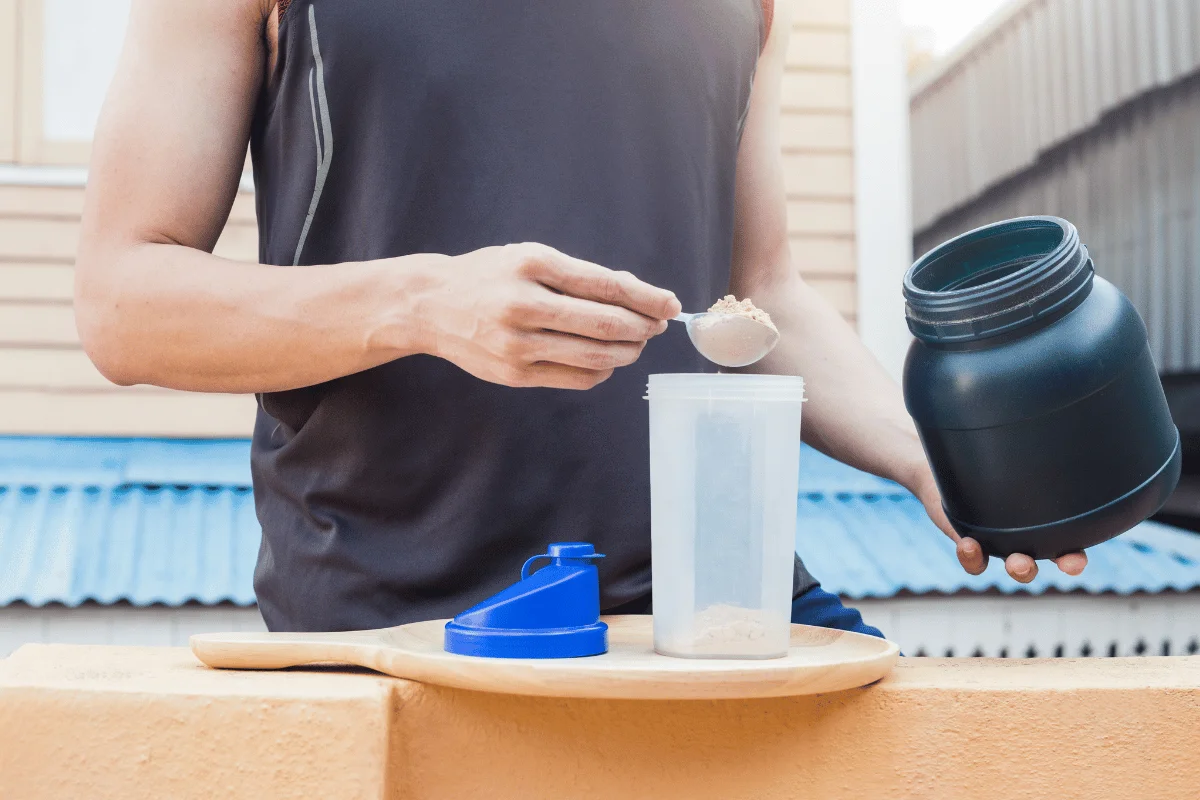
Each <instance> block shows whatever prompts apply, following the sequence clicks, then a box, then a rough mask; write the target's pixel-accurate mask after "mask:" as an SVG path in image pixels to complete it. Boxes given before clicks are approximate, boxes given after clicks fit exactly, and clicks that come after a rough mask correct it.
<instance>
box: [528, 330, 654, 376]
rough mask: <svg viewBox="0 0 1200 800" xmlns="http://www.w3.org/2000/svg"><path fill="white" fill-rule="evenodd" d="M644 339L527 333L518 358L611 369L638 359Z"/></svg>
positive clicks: (583, 367)
mask: <svg viewBox="0 0 1200 800" xmlns="http://www.w3.org/2000/svg"><path fill="white" fill-rule="evenodd" d="M644 347H645V342H600V341H596V340H595V339H586V338H584V337H581V336H572V335H570V334H565V333H546V332H537V333H530V334H527V335H526V336H523V337H521V339H520V344H519V348H520V350H521V352H520V353H517V354H515V355H516V356H517V357H518V358H522V359H526V360H528V361H529V362H531V363H550V364H563V365H565V366H568V367H579V368H580V369H585V370H594V371H600V370H612V369H616V368H618V367H627V366H629V365H630V364H632V363H633V362H635V361H637V360H638V357H639V356H640V355H641V354H642V349H643V348H644Z"/></svg>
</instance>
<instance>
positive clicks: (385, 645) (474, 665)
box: [191, 616, 900, 700]
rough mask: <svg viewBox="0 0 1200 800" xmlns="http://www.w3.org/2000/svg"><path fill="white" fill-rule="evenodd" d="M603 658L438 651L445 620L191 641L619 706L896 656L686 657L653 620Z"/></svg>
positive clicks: (839, 683) (813, 687)
mask: <svg viewBox="0 0 1200 800" xmlns="http://www.w3.org/2000/svg"><path fill="white" fill-rule="evenodd" d="M604 621H605V622H607V623H608V625H609V632H608V641H609V651H608V652H607V653H605V654H604V655H601V656H592V657H589V658H570V659H546V660H539V659H492V658H473V657H470V656H459V655H454V654H451V653H447V652H445V651H444V650H442V634H443V629H444V628H445V625H446V621H445V620H440V621H431V622H415V623H412V624H410V625H401V626H400V627H397V628H385V629H383V630H375V631H351V632H347V633H212V634H200V635H197V636H193V637H192V638H191V646H192V652H193V653H195V654H196V657H197V658H199V659H200V660H201V661H203V662H204V663H205V664H207V665H208V666H210V667H218V668H222V669H282V668H284V667H296V666H304V665H309V664H348V665H354V666H360V667H366V668H368V669H373V670H376V671H378V672H382V673H385V674H387V675H393V676H395V677H397V678H405V679H408V680H413V681H419V682H421V683H430V684H436V685H439V686H451V687H455V688H458V689H472V690H475V691H481V692H495V693H498V694H519V695H537V696H542V697H583V698H608V699H624V700H684V699H709V700H716V699H735V698H751V697H787V696H792V695H803V694H820V693H825V692H837V691H842V690H844V689H853V688H855V687H859V686H865V685H866V684H868V683H873V682H875V681H877V680H879V679H880V678H882V677H883V676H885V675H886V674H887V673H888V672H889V671H890V670H891V669H892V666H893V665H894V664H895V663H896V659H897V658H898V656H899V653H900V648H899V647H898V646H897V645H895V644H893V643H892V642H889V641H886V640H884V639H877V638H875V637H873V636H866V635H863V634H859V633H848V632H845V631H835V630H829V629H827V628H815V627H812V626H809V625H793V626H792V646H791V651H790V652H789V653H788V655H787V656H786V657H784V658H773V659H766V660H761V661H741V660H723V659H722V660H717V659H687V658H670V657H667V656H661V655H658V654H657V653H655V652H654V649H653V645H652V642H653V628H652V625H653V621H652V618H651V617H649V616H623V617H605V618H604Z"/></svg>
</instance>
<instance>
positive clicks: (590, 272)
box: [529, 250, 683, 320]
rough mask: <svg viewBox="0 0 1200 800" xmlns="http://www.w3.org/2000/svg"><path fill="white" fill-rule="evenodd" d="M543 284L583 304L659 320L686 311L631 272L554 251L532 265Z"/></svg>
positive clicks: (537, 277) (669, 296)
mask: <svg viewBox="0 0 1200 800" xmlns="http://www.w3.org/2000/svg"><path fill="white" fill-rule="evenodd" d="M530 269H531V270H532V274H531V275H530V276H529V277H531V278H533V279H534V280H536V281H538V282H539V283H541V284H543V285H545V286H548V287H550V288H551V289H554V290H555V291H559V292H562V293H563V294H568V295H571V296H572V297H578V298H580V299H583V300H592V301H595V302H597V303H604V304H605V305H610V306H620V307H622V308H627V309H629V310H630V311H634V312H636V313H638V314H641V315H643V316H646V317H650V318H651V319H655V320H669V319H671V318H672V317H674V316H675V315H677V314H678V313H679V312H680V311H682V310H683V309H682V307H681V306H680V304H679V300H678V299H676V297H675V295H674V294H673V293H672V292H669V291H667V290H666V289H660V288H658V287H657V286H652V285H650V284H648V283H646V282H645V281H642V280H639V279H638V278H637V277H636V276H634V275H632V274H631V273H628V272H616V271H614V270H611V269H607V268H606V267H602V266H600V265H599V264H593V263H591V262H590V261H581V260H580V259H578V258H571V257H570V256H568V255H564V254H563V253H559V252H557V251H554V250H551V251H549V252H548V253H545V254H543V257H542V258H539V259H537V260H536V261H535V263H533V264H531V265H530Z"/></svg>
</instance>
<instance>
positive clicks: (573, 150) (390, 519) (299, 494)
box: [252, 0, 813, 630]
mask: <svg viewBox="0 0 1200 800" xmlns="http://www.w3.org/2000/svg"><path fill="white" fill-rule="evenodd" d="M765 22H766V20H765V19H764V13H763V11H762V7H761V5H760V0H704V2H697V0H603V2H597V0H473V1H472V2H466V1H465V0H391V2H379V1H378V0H293V2H291V3H290V4H288V6H287V7H286V9H285V11H284V13H283V15H282V19H281V21H280V26H279V59H278V64H277V67H276V74H275V75H274V76H273V83H272V84H271V88H270V89H269V90H267V91H265V92H264V94H263V97H262V99H261V102H260V105H259V108H258V110H257V112H256V115H255V119H254V124H253V134H252V156H253V163H254V177H255V185H256V191H257V202H258V220H259V232H260V242H261V243H260V257H261V260H262V261H263V263H266V264H276V265H293V264H337V263H340V262H347V261H363V260H370V259H380V258H387V257H394V256H400V255H405V254H410V253H444V254H449V255H456V254H461V253H466V252H469V251H472V250H475V249H478V248H481V247H485V246H489V245H499V244H506V243H511V242H522V241H536V242H543V243H545V244H548V245H550V246H553V247H555V248H557V249H559V250H561V251H563V252H566V253H569V254H571V255H573V256H576V257H579V258H583V259H587V260H589V261H593V262H596V263H599V264H603V265H605V266H608V267H612V268H614V269H624V270H629V271H631V272H633V273H634V274H636V275H638V276H639V277H641V278H642V279H644V280H646V281H649V282H650V283H653V284H656V285H659V286H663V287H665V288H668V289H671V290H672V291H674V292H675V293H676V294H677V295H678V297H679V299H680V301H681V302H682V303H683V306H684V308H685V309H700V308H703V307H706V306H707V305H709V304H710V303H711V302H712V301H713V300H714V299H715V298H717V297H718V296H720V295H721V294H723V293H724V291H725V288H726V286H727V283H728V279H729V265H730V258H731V253H732V234H733V215H734V165H735V161H736V158H737V149H738V142H739V139H740V136H741V129H742V126H743V123H744V121H745V115H746V111H747V108H748V103H749V98H750V88H751V82H752V79H753V76H754V70H755V66H756V63H757V60H758V56H759V53H760V48H761V43H762V40H763V36H764V30H765V24H764V23H765ZM330 269H336V267H330ZM708 368H709V365H708V364H706V363H705V362H703V361H702V360H701V359H700V358H699V357H698V356H697V354H696V353H695V351H694V350H693V349H692V347H691V345H690V344H689V343H688V340H687V337H686V335H685V334H684V333H683V331H682V330H671V331H669V332H668V333H666V334H664V335H662V336H660V337H658V338H656V339H654V340H653V341H651V342H650V344H649V345H648V346H647V348H646V350H645V353H644V355H643V356H642V358H641V360H640V361H639V362H638V363H637V364H635V365H634V366H632V367H628V368H625V369H622V370H618V371H617V372H616V374H615V375H614V376H613V377H612V378H611V379H610V380H608V381H607V382H606V383H604V384H602V385H601V386H600V387H599V388H596V389H593V390H591V391H587V392H571V391H557V390H549V389H510V388H505V387H502V386H497V385H493V384H490V383H486V382H484V381H481V380H478V379H476V378H474V377H472V376H470V375H468V374H467V373H466V372H464V371H462V370H460V369H459V368H457V367H456V366H454V365H453V364H451V363H449V362H446V361H442V360H439V359H437V358H433V357H430V356H414V357H409V358H404V359H400V360H398V361H395V362H392V363H390V364H387V365H384V366H381V367H378V368H375V369H371V370H367V371H365V372H361V373H358V374H355V375H350V376H347V377H344V378H339V379H337V380H334V381H330V382H328V383H324V384H321V385H318V386H312V387H309V388H304V389H299V390H295V391H287V392H277V393H272V394H265V395H262V396H261V397H260V398H259V406H260V408H259V412H258V420H257V424H256V426H255V431H254V444H253V456H252V466H253V475H254V490H255V498H256V501H257V506H258V515H259V520H260V521H261V523H262V528H263V541H262V548H261V551H260V554H259V562H258V567H257V569H256V571H255V589H256V592H257V595H258V600H259V604H260V608H261V610H262V613H263V616H264V618H265V619H266V622H267V624H268V626H269V627H270V628H272V629H274V630H342V629H352V628H374V627H384V626H389V625H397V624H401V623H405V622H411V621H414V620H420V619H431V618H440V617H449V616H452V615H453V614H455V613H457V612H459V611H462V610H463V609H465V608H467V607H468V606H470V605H472V604H473V603H475V602H477V601H479V600H481V599H483V598H485V597H487V596H488V595H490V594H492V593H494V592H496V591H499V590H500V589H502V588H504V587H505V586H506V585H508V584H509V583H511V582H513V581H514V580H516V578H517V577H518V573H519V571H520V566H521V563H522V561H523V560H524V559H525V558H527V557H528V556H530V555H533V554H536V553H539V552H543V549H544V548H545V546H546V545H547V544H548V543H550V542H553V541H566V540H582V541H588V542H592V543H594V544H595V545H596V547H597V549H598V550H599V552H601V553H604V554H606V555H607V556H608V557H607V558H606V559H605V560H604V561H603V562H601V567H600V569H601V583H602V586H603V598H602V602H603V606H604V607H605V608H606V609H612V608H615V607H618V606H624V605H627V604H630V603H634V604H636V603H637V602H639V601H641V600H642V599H643V598H646V597H647V596H648V594H649V591H650V515H649V505H650V503H649V464H648V461H649V455H648V453H649V450H648V441H647V436H648V431H647V418H648V412H647V409H646V407H645V404H644V401H643V400H642V397H643V395H644V393H645V388H646V381H647V376H648V375H649V374H650V373H654V372H683V371H705V370H707V369H708ZM812 585H813V581H812V579H811V578H809V577H808V575H807V573H806V572H804V570H803V568H802V567H800V566H799V565H798V566H797V582H796V588H797V591H798V592H799V591H802V590H804V589H807V588H809V587H810V586H812Z"/></svg>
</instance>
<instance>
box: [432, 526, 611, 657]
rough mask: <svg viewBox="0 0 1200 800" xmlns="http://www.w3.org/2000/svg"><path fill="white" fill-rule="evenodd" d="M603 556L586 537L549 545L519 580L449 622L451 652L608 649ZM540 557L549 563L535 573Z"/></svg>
mask: <svg viewBox="0 0 1200 800" xmlns="http://www.w3.org/2000/svg"><path fill="white" fill-rule="evenodd" d="M598 558H604V556H602V555H600V554H599V553H597V552H596V548H594V547H593V546H592V545H590V544H587V543H586V542H560V543H558V544H552V545H550V546H549V547H548V548H547V549H546V552H545V553H542V554H541V555H536V556H534V557H533V558H530V559H529V560H528V561H526V562H525V564H524V566H522V567H521V580H520V581H519V582H518V583H515V584H513V585H512V586H510V587H508V588H507V589H505V590H504V591H502V592H500V593H499V594H497V595H495V596H493V597H490V598H488V599H487V600H484V601H483V602H482V603H480V604H479V605H477V606H474V607H473V608H469V609H467V610H466V611H464V612H463V613H461V614H459V615H458V616H457V617H455V618H454V619H453V620H451V621H450V622H448V623H446V637H445V643H444V645H443V647H444V649H445V650H446V652H448V653H455V654H457V655H462V656H482V657H485V658H579V657H582V656H597V655H600V654H601V653H606V652H608V626H607V625H605V624H604V623H603V622H601V621H600V573H599V571H598V570H597V569H596V566H595V564H594V561H595V560H596V559H598ZM540 559H549V560H550V563H549V564H548V565H546V566H545V567H542V568H541V569H539V570H538V571H537V572H532V573H531V571H530V569H531V568H532V567H533V565H534V564H535V563H536V562H537V561H538V560H540Z"/></svg>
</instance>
